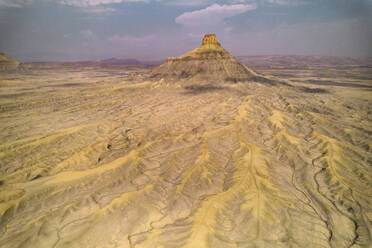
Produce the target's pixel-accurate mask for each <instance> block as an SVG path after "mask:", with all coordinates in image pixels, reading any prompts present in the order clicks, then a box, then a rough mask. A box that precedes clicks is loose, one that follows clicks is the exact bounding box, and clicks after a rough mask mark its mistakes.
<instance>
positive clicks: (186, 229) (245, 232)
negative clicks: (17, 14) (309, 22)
mask: <svg viewBox="0 0 372 248" xmlns="http://www.w3.org/2000/svg"><path fill="white" fill-rule="evenodd" d="M125 73H126V72H125ZM125 73H124V72H122V71H117V70H111V71H110V70H108V69H102V70H99V69H96V70H85V71H78V70H76V69H74V70H60V71H54V70H41V71H35V73H33V74H27V75H22V74H19V75H18V74H17V75H11V76H9V77H4V78H3V79H2V80H0V141H1V142H0V143H1V144H0V216H1V218H0V247H1V248H14V247H19V248H22V247H24V248H27V247H37V248H43V247H47V248H50V247H53V248H62V247H66V248H67V247H68V248H81V247H86V248H93V247H121V248H154V247H156V248H158V247H163V248H179V247H184V248H226V247H227V248H230V247H296V248H297V247H298V248H302V247H311V248H318V247H332V248H349V247H370V244H371V230H372V228H371V221H372V216H371V204H372V199H371V192H372V183H371V182H372V172H371V161H372V147H371V139H370V137H371V134H372V119H371V111H372V110H371V106H372V104H371V101H372V99H371V94H370V91H368V90H366V89H362V88H350V87H333V86H321V87H322V89H324V90H323V92H322V93H317V92H318V91H316V90H314V91H309V92H304V91H299V90H297V88H295V87H284V86H282V85H278V86H276V87H272V86H271V85H269V84H263V83H258V82H252V83H249V84H247V83H236V84H231V83H226V84H220V85H214V84H209V85H198V84H194V85H190V86H189V85H187V86H184V87H179V85H175V84H160V83H159V84H157V83H153V82H141V81H139V80H138V81H130V79H131V78H133V76H132V75H130V73H129V72H128V74H127V75H126V74H125ZM332 73H335V74H334V75H339V74H340V73H341V71H340V72H332ZM331 75H332V74H331ZM325 78H328V79H329V76H328V75H326V76H325ZM359 83H361V82H359ZM363 83H364V84H371V81H366V80H365V81H363ZM299 85H302V86H303V85H306V84H305V83H301V84H300V83H299ZM306 86H307V87H310V86H309V85H306ZM316 87H320V86H316ZM273 89H275V90H273Z"/></svg>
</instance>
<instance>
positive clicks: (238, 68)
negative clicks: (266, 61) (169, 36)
mask: <svg viewBox="0 0 372 248" xmlns="http://www.w3.org/2000/svg"><path fill="white" fill-rule="evenodd" d="M256 76H257V74H256V73H255V72H253V71H252V70H251V69H249V68H248V67H247V66H245V65H243V64H242V63H240V62H238V61H237V60H236V59H235V58H234V57H233V56H231V55H230V54H229V53H228V52H227V51H226V50H225V49H224V48H223V47H222V46H221V45H220V43H219V42H218V41H217V39H216V36H215V35H214V34H208V35H205V37H204V38H203V41H202V44H201V45H200V46H199V47H197V48H196V49H194V50H192V51H190V52H188V53H185V54H184V55H182V56H180V57H172V58H168V61H167V62H166V63H165V64H162V65H160V66H159V67H157V68H155V69H154V70H153V71H152V77H153V78H156V79H164V80H165V81H172V82H183V83H185V82H197V83H198V84H209V83H224V82H243V81H254V79H255V77H256Z"/></svg>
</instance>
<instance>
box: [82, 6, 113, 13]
mask: <svg viewBox="0 0 372 248" xmlns="http://www.w3.org/2000/svg"><path fill="white" fill-rule="evenodd" d="M82 11H83V12H86V13H94V14H107V13H111V12H115V11H116V9H114V8H108V7H105V6H92V7H89V8H82Z"/></svg>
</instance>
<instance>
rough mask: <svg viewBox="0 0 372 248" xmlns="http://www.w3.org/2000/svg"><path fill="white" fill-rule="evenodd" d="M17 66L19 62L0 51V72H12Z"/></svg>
mask: <svg viewBox="0 0 372 248" xmlns="http://www.w3.org/2000/svg"><path fill="white" fill-rule="evenodd" d="M18 67H19V62H18V61H16V60H14V59H9V58H7V57H6V56H5V54H4V53H0V72H13V71H16V70H17V69H18Z"/></svg>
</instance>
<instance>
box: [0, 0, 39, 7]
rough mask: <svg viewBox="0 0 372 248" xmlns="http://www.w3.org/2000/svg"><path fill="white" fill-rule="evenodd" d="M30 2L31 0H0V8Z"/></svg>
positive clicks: (20, 5) (18, 5)
mask: <svg viewBox="0 0 372 248" xmlns="http://www.w3.org/2000/svg"><path fill="white" fill-rule="evenodd" d="M32 3H33V0H0V8H22V7H24V6H26V5H29V4H32Z"/></svg>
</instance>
